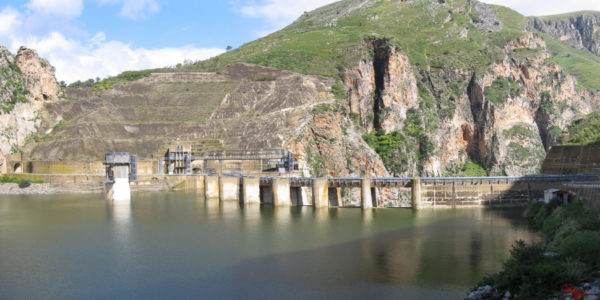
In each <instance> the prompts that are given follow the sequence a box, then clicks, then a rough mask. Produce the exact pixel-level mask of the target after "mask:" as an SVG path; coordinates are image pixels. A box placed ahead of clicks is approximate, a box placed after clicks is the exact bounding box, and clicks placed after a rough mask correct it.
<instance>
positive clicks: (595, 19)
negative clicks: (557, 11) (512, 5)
mask: <svg viewBox="0 0 600 300" xmlns="http://www.w3.org/2000/svg"><path fill="white" fill-rule="evenodd" d="M529 23H530V25H531V26H532V27H533V28H535V29H537V30H539V31H541V32H543V33H547V34H549V35H550V36H552V37H554V38H555V39H557V40H560V41H563V42H565V43H567V44H569V45H571V46H573V47H576V48H579V49H582V48H583V49H588V50H590V51H591V52H592V53H594V54H596V55H599V56H600V13H598V12H582V13H580V14H572V15H564V16H561V15H559V16H550V17H531V18H529Z"/></svg>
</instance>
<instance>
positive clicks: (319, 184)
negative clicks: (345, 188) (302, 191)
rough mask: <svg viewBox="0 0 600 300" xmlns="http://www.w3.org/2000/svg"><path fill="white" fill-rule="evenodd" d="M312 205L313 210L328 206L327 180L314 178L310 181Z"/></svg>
mask: <svg viewBox="0 0 600 300" xmlns="http://www.w3.org/2000/svg"><path fill="white" fill-rule="evenodd" d="M312 203H313V207H314V208H319V207H327V206H329V188H328V183H327V178H315V179H313V180H312Z"/></svg>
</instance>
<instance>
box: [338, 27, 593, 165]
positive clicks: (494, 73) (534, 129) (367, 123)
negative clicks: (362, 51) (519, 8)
mask: <svg viewBox="0 0 600 300" xmlns="http://www.w3.org/2000/svg"><path fill="white" fill-rule="evenodd" d="M385 47H387V48H385ZM521 49H523V51H528V52H531V53H535V54H534V55H528V56H527V57H522V56H519V55H518V54H519V53H521V52H522V51H521ZM373 51H374V52H375V54H374V55H373V57H374V58H373V61H359V62H358V63H357V64H356V65H355V66H353V67H350V68H348V69H347V70H346V80H345V83H346V88H347V90H348V95H349V97H348V106H349V109H350V112H351V113H352V114H354V115H356V116H358V118H359V119H360V122H361V123H362V125H363V127H362V128H363V130H364V131H363V134H364V133H366V132H369V131H371V130H382V131H384V132H386V133H390V132H393V131H402V130H403V127H404V122H405V120H406V112H407V110H410V109H413V110H417V111H419V115H420V116H421V117H420V118H421V119H422V121H423V122H422V123H427V122H434V123H435V126H432V129H433V130H430V131H428V132H427V136H428V137H429V139H430V140H431V141H432V142H433V150H432V151H431V153H430V154H429V155H428V157H427V158H426V159H425V160H423V161H421V162H420V161H419V160H418V159H417V157H418V155H417V154H415V153H414V152H416V150H415V149H406V150H405V153H406V154H407V155H408V156H409V157H412V158H411V159H409V160H408V161H407V164H408V167H407V168H406V169H405V171H404V172H401V173H395V174H393V175H396V176H418V175H430V176H441V175H444V174H447V175H453V174H460V166H462V165H464V164H465V163H466V162H467V161H468V160H472V161H475V162H477V163H479V164H481V165H483V166H484V167H485V168H487V169H489V171H490V173H491V174H497V175H511V176H512V175H515V176H516V175H526V174H536V173H538V172H539V169H540V166H541V163H542V161H543V159H544V157H545V153H546V151H547V150H548V149H549V148H550V147H551V146H552V145H554V144H555V143H556V139H557V138H558V136H560V134H561V133H562V131H563V130H566V129H567V126H568V125H569V124H570V123H571V122H572V121H573V120H574V119H575V118H577V117H581V116H583V115H585V114H588V113H590V112H591V111H592V110H593V109H596V108H598V107H599V103H600V98H599V96H598V95H597V94H594V93H592V92H589V91H587V90H585V89H582V88H580V87H579V86H578V84H577V80H576V79H575V78H574V77H572V76H569V75H568V74H566V73H565V72H564V71H563V70H562V68H561V67H560V66H559V65H556V64H553V63H550V62H548V61H547V58H548V57H549V53H548V52H547V50H546V43H545V42H544V41H543V40H542V39H541V38H540V37H539V36H538V35H536V34H534V33H526V34H524V35H523V36H521V37H519V38H518V39H515V40H512V41H510V42H509V43H508V44H507V45H506V46H505V47H504V54H503V56H504V57H503V58H502V60H500V61H499V62H497V63H494V64H492V65H490V66H489V67H488V68H487V70H486V71H485V72H484V73H482V74H478V73H473V72H471V71H470V70H467V69H451V68H443V69H442V70H441V71H438V70H435V69H433V68H432V69H427V70H419V71H413V68H414V67H413V66H412V65H411V63H410V62H409V61H408V59H407V58H406V56H404V55H403V54H402V53H401V52H400V51H399V50H398V49H396V48H395V47H394V46H384V48H381V46H379V48H378V46H377V45H375V46H374V50H373ZM385 55H387V56H385ZM382 57H385V58H384V59H382ZM378 76H382V77H383V81H382V83H379V84H378V82H377V81H378V80H381V79H378ZM417 82H427V84H428V85H429V86H428V87H423V88H421V90H419V89H418V87H417ZM452 86H454V87H459V88H458V89H457V91H456V93H455V94H454V95H449V94H447V93H448V90H449V89H450V87H452ZM438 92H439V93H438ZM436 93H438V95H436ZM433 97H438V98H444V97H449V98H450V97H452V98H453V99H451V102H450V106H449V108H448V109H447V112H446V113H444V114H442V113H440V111H439V109H441V107H440V108H438V111H437V113H436V114H434V115H433V117H431V118H430V119H429V121H428V120H426V117H425V114H427V113H428V112H427V111H426V108H424V107H423V103H422V102H423V99H426V98H433ZM419 101H421V103H420V106H419ZM373 108H374V109H373ZM373 120H374V121H375V122H373ZM411 152H412V154H411ZM419 170H420V171H419Z"/></svg>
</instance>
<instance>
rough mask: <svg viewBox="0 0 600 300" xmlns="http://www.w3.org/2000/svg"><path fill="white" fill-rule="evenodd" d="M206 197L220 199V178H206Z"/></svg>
mask: <svg viewBox="0 0 600 300" xmlns="http://www.w3.org/2000/svg"><path fill="white" fill-rule="evenodd" d="M204 197H205V198H206V199H207V200H208V199H219V176H204Z"/></svg>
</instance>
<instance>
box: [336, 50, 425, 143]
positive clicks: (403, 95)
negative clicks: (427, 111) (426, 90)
mask: <svg viewBox="0 0 600 300" xmlns="http://www.w3.org/2000/svg"><path fill="white" fill-rule="evenodd" d="M373 48H374V56H373V61H372V62H370V61H359V62H358V65H357V66H355V67H351V68H348V69H347V70H346V80H345V81H346V86H347V88H348V90H349V107H350V112H351V113H353V114H356V115H358V116H359V118H360V120H361V124H362V125H363V126H364V127H365V128H366V129H367V131H370V130H372V129H373V128H377V129H383V130H384V131H385V132H386V133H389V132H392V131H401V130H402V128H403V124H404V120H405V119H406V112H407V110H408V109H410V108H415V107H416V106H417V105H418V103H417V98H418V91H417V82H416V79H415V75H414V74H413V71H412V66H411V64H410V62H409V61H408V57H407V56H406V55H404V54H403V53H402V51H400V50H398V49H396V48H395V47H394V46H388V45H387V41H385V40H377V41H373Z"/></svg>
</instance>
